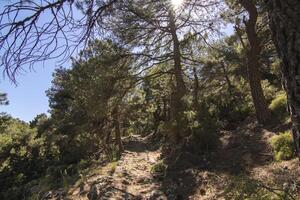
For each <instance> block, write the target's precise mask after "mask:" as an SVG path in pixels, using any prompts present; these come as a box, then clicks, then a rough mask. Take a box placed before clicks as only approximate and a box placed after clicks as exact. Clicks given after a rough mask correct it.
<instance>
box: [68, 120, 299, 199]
mask: <svg viewBox="0 0 300 200" xmlns="http://www.w3.org/2000/svg"><path fill="white" fill-rule="evenodd" d="M272 130H275V129H272ZM274 134H276V132H273V131H270V130H267V129H265V128H263V127H260V126H259V125H257V124H256V123H255V122H254V120H252V119H248V120H246V121H245V122H244V123H243V124H241V125H240V126H239V127H238V128H237V129H236V130H234V131H221V132H220V137H219V145H218V148H217V149H216V150H215V151H213V152H203V153H200V154H197V155H196V154H192V153H190V152H187V151H181V152H180V153H176V154H175V155H173V154H172V153H170V155H169V157H168V158H164V162H165V164H166V165H167V168H166V170H165V172H164V173H162V174H159V173H158V174H157V173H152V172H151V168H152V166H153V165H155V164H156V163H158V162H159V161H160V160H161V159H162V149H161V147H159V148H155V146H159V145H154V144H155V143H153V141H151V139H149V138H144V137H141V136H138V135H134V136H132V137H130V139H127V141H126V142H125V145H124V146H125V151H124V153H123V154H122V156H121V159H120V160H118V161H117V162H116V163H110V164H107V165H106V166H99V169H98V172H97V173H96V174H95V173H94V174H91V175H90V176H87V177H85V179H83V180H82V182H81V183H80V184H79V185H77V186H73V187H71V188H70V190H69V192H68V194H67V195H66V197H65V198H64V199H78V200H79V199H80V200H85V199H89V200H102V199H103V200H105V199H108V200H119V199H120V200H123V199H128V200H138V199H142V200H151V199H153V200H154V199H155V200H156V199H157V200H159V199H161V200H176V199H178V200H179V199H194V200H202V199H203V200H209V199H211V200H212V199H235V198H234V197H233V196H231V197H228V195H227V194H228V193H232V192H233V191H232V190H228V188H230V186H232V184H233V183H234V181H235V180H236V178H239V177H246V178H247V180H248V179H249V180H252V182H253V181H255V184H256V183H257V184H256V186H257V187H258V186H259V187H262V190H266V191H269V192H271V193H272V192H274V195H275V196H276V194H277V193H280V192H281V193H282V192H284V191H286V192H288V193H289V194H290V193H291V195H290V196H288V197H287V199H288V198H289V197H290V199H300V189H299V186H300V168H299V161H298V160H297V159H293V160H290V161H283V162H275V161H274V160H273V155H272V149H271V148H270V146H269V143H268V139H269V138H270V137H272V136H273V135H274ZM164 156H166V155H165V153H164ZM167 156H168V155H167ZM243 180H244V179H243ZM287 187H288V189H286V188H287ZM258 191H260V190H258ZM239 192H240V191H239ZM241 199H243V198H241ZM250 199H251V198H250ZM262 199H264V198H262ZM265 199H268V198H265ZM274 199H276V198H274ZM277 199H281V198H280V197H278V198H277Z"/></svg>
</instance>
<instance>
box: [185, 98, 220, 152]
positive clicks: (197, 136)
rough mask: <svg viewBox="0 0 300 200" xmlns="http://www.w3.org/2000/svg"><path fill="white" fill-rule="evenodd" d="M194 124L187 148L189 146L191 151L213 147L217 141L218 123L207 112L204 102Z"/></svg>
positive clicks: (211, 148)
mask: <svg viewBox="0 0 300 200" xmlns="http://www.w3.org/2000/svg"><path fill="white" fill-rule="evenodd" d="M194 124H195V126H194V127H192V135H191V138H190V144H189V146H190V147H189V148H191V149H192V151H193V152H200V151H208V150H213V149H215V148H216V146H217V143H218V125H217V123H216V120H215V119H214V118H213V117H212V115H211V114H210V113H209V111H208V106H207V105H205V103H202V105H201V109H200V111H199V114H198V115H197V118H196V122H195V123H194Z"/></svg>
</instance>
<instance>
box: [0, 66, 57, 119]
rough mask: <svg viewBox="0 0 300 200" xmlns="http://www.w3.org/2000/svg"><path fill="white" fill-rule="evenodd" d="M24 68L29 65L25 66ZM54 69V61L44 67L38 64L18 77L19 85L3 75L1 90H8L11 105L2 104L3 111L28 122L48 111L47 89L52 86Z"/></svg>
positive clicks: (0, 84)
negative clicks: (32, 69) (33, 69)
mask: <svg viewBox="0 0 300 200" xmlns="http://www.w3.org/2000/svg"><path fill="white" fill-rule="evenodd" d="M24 69H26V70H27V69H28V67H27V66H24ZM54 69H55V62H54V61H47V62H46V64H45V66H44V67H42V66H38V65H37V66H35V71H31V72H30V71H28V73H25V74H23V75H19V76H18V77H17V81H18V85H17V86H16V85H14V84H13V83H11V82H10V81H9V80H8V79H7V78H5V79H3V77H1V82H0V91H1V92H6V93H7V94H8V100H9V105H8V106H1V111H2V112H3V111H4V112H7V113H9V114H11V115H12V116H14V117H17V118H20V119H22V120H24V121H27V122H28V121H30V120H32V119H33V118H34V117H35V116H36V115H37V114H39V113H46V112H47V110H48V98H47V97H46V94H45V91H46V90H47V89H48V88H49V87H50V86H51V80H52V73H53V71H54Z"/></svg>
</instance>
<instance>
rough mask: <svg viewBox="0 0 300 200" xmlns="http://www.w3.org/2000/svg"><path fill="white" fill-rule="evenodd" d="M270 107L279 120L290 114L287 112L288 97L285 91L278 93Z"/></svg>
mask: <svg viewBox="0 0 300 200" xmlns="http://www.w3.org/2000/svg"><path fill="white" fill-rule="evenodd" d="M269 109H270V110H271V112H272V113H273V115H274V116H275V117H276V119H277V120H279V121H282V120H284V119H286V117H287V116H288V113H287V98H286V94H285V93H281V94H279V95H277V97H276V98H275V99H273V100H272V102H271V104H270V105H269Z"/></svg>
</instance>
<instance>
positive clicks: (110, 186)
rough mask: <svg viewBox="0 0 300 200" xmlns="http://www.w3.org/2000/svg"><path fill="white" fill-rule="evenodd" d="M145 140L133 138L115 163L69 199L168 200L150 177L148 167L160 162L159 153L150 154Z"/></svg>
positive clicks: (86, 182)
mask: <svg viewBox="0 0 300 200" xmlns="http://www.w3.org/2000/svg"><path fill="white" fill-rule="evenodd" d="M144 140H145V139H143V138H142V137H140V136H133V137H132V138H131V139H130V141H129V142H128V143H126V144H125V151H124V153H123V154H122V157H121V159H120V160H119V161H118V162H117V163H113V164H109V165H108V166H106V167H104V168H103V169H102V172H101V174H99V175H97V176H91V177H90V178H88V179H87V180H86V181H85V183H84V184H83V185H81V187H79V188H76V189H74V190H73V191H72V194H71V196H69V197H68V198H69V199H82V200H83V199H90V200H102V199H103V200H104V199H105V200H106V199H107V200H110V199H111V200H118V199H120V200H124V199H130V200H135V199H145V200H147V199H149V200H150V199H162V200H163V199H167V198H166V197H165V196H164V195H163V193H162V192H161V191H160V188H161V185H160V184H159V182H158V180H157V179H156V178H154V177H153V176H152V174H151V167H152V166H153V165H154V164H155V163H156V162H157V161H158V160H159V157H160V151H159V150H151V148H150V147H149V146H148V144H147V143H146V142H145V141H144Z"/></svg>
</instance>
